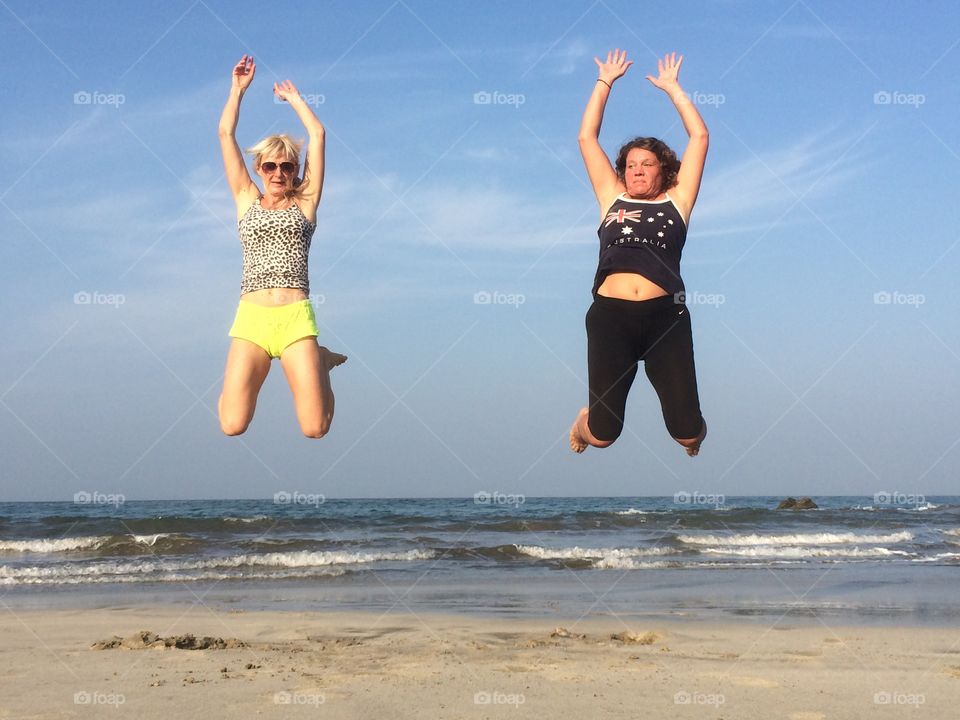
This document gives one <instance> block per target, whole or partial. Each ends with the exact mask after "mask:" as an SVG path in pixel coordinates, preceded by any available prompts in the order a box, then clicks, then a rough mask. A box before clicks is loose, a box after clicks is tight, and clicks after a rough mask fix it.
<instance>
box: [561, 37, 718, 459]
mask: <svg viewBox="0 0 960 720" xmlns="http://www.w3.org/2000/svg"><path fill="white" fill-rule="evenodd" d="M594 61H595V62H596V63H597V66H598V67H599V69H600V77H599V78H598V80H597V82H596V86H595V87H594V89H593V94H592V95H591V96H590V100H589V101H588V102H587V108H586V110H585V111H584V113H583V121H582V122H581V124H580V137H579V140H580V152H581V153H582V154H583V162H584V164H585V165H586V166H587V174H588V175H589V176H590V183H591V184H592V185H593V191H594V193H595V194H596V196H597V202H598V203H599V204H600V228H599V230H598V231H597V234H598V235H599V236H600V262H599V264H598V267H597V274H596V278H595V280H594V283H593V296H594V302H593V304H592V305H591V306H590V310H589V311H588V312H587V318H586V324H587V366H588V374H589V383H590V400H589V406H588V407H585V408H583V409H582V410H580V413H579V414H578V415H577V418H576V420H575V421H574V423H573V427H571V428H570V447H571V448H572V449H573V451H574V452H578V453H580V452H583V451H584V450H586V448H587V446H588V445H592V446H593V447H598V448H604V447H608V446H610V445H611V444H613V442H614V441H615V440H616V439H617V438H618V437H619V436H620V433H621V432H622V430H623V421H624V410H625V408H626V402H627V393H628V392H629V391H630V386H631V384H632V383H633V380H634V378H635V377H636V374H637V364H638V363H639V362H640V361H641V360H642V361H643V363H644V369H645V371H646V373H647V377H648V378H649V379H650V383H651V384H652V385H653V387H654V389H655V390H656V391H657V395H658V396H659V398H660V406H661V409H662V411H663V419H664V422H665V423H666V426H667V431H668V432H669V433H670V435H671V436H672V437H673V439H674V440H676V441H677V442H678V443H680V444H681V445H683V446H684V447H685V448H686V450H687V454H688V455H691V456H693V455H696V454H697V453H698V452H699V450H700V443H701V442H703V439H704V437H706V434H707V424H706V422H704V420H703V416H702V415H701V414H700V399H699V396H698V394H697V377H696V372H695V369H694V363H693V337H692V331H691V326H690V311H689V310H688V309H687V307H686V305H685V303H684V286H683V280H681V279H680V254H681V252H682V250H683V244H684V241H685V240H686V236H687V223H688V221H689V219H690V212H691V211H692V210H693V205H694V203H695V202H696V199H697V193H698V191H699V189H700V178H701V176H702V174H703V165H704V161H705V160H706V157H707V146H708V144H709V136H708V133H707V127H706V125H704V123H703V118H701V117H700V113H699V112H697V109H696V108H695V107H694V105H693V103H692V102H691V101H690V100H689V99H688V98H687V96H686V94H685V93H684V92H683V90H682V89H681V88H680V83H679V82H678V79H677V77H678V74H679V72H680V64H681V63H682V62H683V56H682V55H681V56H680V58H679V59H677V57H676V53H671V54H670V55H666V56H665V57H664V58H663V60H658V61H657V67H658V70H659V77H653V76H652V75H648V76H647V80H649V81H650V82H651V83H653V85H654V86H656V87H658V88H660V89H661V90H663V91H664V92H665V93H667V96H668V97H669V98H670V100H671V101H672V102H673V104H674V106H675V107H676V109H677V112H678V113H679V114H680V118H681V120H682V121H683V127H684V129H685V130H686V131H687V135H688V136H689V141H688V142H687V147H686V150H684V153H683V160H682V161H679V162H678V161H677V156H676V154H675V153H674V152H673V151H672V150H671V149H670V148H669V147H667V145H666V144H664V143H663V142H662V141H660V140H658V139H656V138H647V137H641V138H636V139H634V140H631V141H630V142H628V143H627V144H625V145H624V146H623V147H622V148H620V152H619V153H618V155H617V161H616V166H615V167H614V166H613V165H611V164H610V160H609V159H608V158H607V156H606V154H605V153H604V152H603V149H602V148H601V147H600V143H599V140H598V138H599V134H600V124H601V122H602V121H603V109H604V106H605V105H606V103H607V97H608V96H609V95H610V91H611V89H612V88H613V83H614V82H615V81H616V80H617V79H618V78H620V77H622V76H623V74H624V73H626V71H627V69H628V68H629V67H630V66H631V65H632V64H633V61H632V60H627V53H626V51H623V52H621V51H620V50H614V51H613V52H612V53H607V61H606V62H601V61H600V59H599V58H594Z"/></svg>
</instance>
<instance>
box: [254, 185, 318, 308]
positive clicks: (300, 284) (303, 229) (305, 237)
mask: <svg viewBox="0 0 960 720" xmlns="http://www.w3.org/2000/svg"><path fill="white" fill-rule="evenodd" d="M239 227H240V245H241V247H242V248H243V279H242V280H241V282H240V294H241V295H243V294H244V293H248V292H253V291H254V290H263V289H264V288H298V289H301V290H303V291H304V292H307V293H309V292H310V279H309V277H308V273H307V256H308V255H309V254H310V240H311V239H312V238H313V232H314V230H316V229H317V224H316V223H313V222H310V221H309V220H307V217H306V216H305V215H304V214H303V211H302V210H300V208H299V206H298V205H297V204H296V203H293V204H292V205H291V206H290V207H289V208H286V209H285V210H267V209H265V208H263V207H262V206H261V205H260V198H257V200H256V201H255V202H254V203H253V205H251V206H250V208H249V209H248V210H247V212H246V213H244V215H243V217H242V218H240V222H239Z"/></svg>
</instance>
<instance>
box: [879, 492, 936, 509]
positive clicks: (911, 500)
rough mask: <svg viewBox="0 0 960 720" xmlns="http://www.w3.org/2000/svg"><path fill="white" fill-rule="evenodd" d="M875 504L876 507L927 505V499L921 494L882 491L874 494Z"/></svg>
mask: <svg viewBox="0 0 960 720" xmlns="http://www.w3.org/2000/svg"><path fill="white" fill-rule="evenodd" d="M873 503H874V505H891V506H904V505H906V506H913V505H926V504H927V498H925V497H924V496H923V495H921V494H920V493H904V492H900V491H899V490H894V491H893V492H887V491H886V490H881V491H880V492H876V493H874V494H873Z"/></svg>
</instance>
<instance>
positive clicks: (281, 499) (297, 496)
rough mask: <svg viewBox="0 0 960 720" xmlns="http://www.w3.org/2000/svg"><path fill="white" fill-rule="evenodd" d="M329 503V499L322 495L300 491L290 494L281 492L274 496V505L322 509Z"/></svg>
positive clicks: (284, 491)
mask: <svg viewBox="0 0 960 720" xmlns="http://www.w3.org/2000/svg"><path fill="white" fill-rule="evenodd" d="M326 501H327V498H326V497H325V496H324V495H321V494H320V493H302V492H300V491H299V490H294V491H293V492H288V491H286V490H281V491H279V492H275V493H274V494H273V504H274V505H313V506H314V507H320V506H321V505H323V504H324V503H325V502H326Z"/></svg>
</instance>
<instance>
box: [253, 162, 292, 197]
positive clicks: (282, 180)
mask: <svg viewBox="0 0 960 720" xmlns="http://www.w3.org/2000/svg"><path fill="white" fill-rule="evenodd" d="M299 169H300V168H299V165H298V163H297V159H296V158H291V157H289V156H287V155H284V154H282V153H273V154H270V155H264V156H263V157H261V158H260V162H259V164H258V165H257V175H259V176H260V179H261V180H262V181H263V188H264V192H265V193H266V194H267V195H275V196H280V195H283V194H284V193H285V192H287V190H289V189H292V188H293V181H294V179H295V178H296V177H297V170H299Z"/></svg>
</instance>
